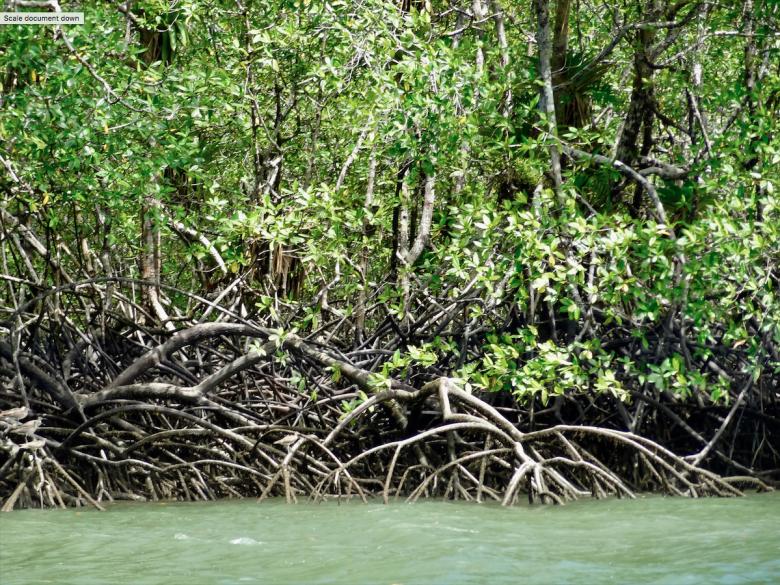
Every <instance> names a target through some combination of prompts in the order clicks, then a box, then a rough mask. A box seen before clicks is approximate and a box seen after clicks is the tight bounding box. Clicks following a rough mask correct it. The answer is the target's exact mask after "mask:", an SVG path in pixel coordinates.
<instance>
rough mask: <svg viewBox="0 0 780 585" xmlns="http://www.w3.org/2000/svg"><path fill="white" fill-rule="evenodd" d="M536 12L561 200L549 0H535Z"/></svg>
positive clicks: (555, 178)
mask: <svg viewBox="0 0 780 585" xmlns="http://www.w3.org/2000/svg"><path fill="white" fill-rule="evenodd" d="M534 10H535V12H536V21H537V29H536V42H537V45H538V47H539V75H540V77H541V78H542V90H541V99H540V102H539V107H540V109H541V111H542V114H543V115H544V116H545V118H546V123H547V132H548V134H549V142H550V147H549V149H550V167H551V171H552V177H553V186H554V189H555V195H556V197H557V198H558V200H559V201H561V198H562V196H561V185H562V184H563V179H562V177H561V155H560V152H559V150H558V144H557V138H558V131H557V122H556V120H555V97H554V93H553V86H552V70H551V66H550V59H551V57H552V42H551V38H550V3H549V0H534Z"/></svg>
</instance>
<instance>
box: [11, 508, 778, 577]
mask: <svg viewBox="0 0 780 585" xmlns="http://www.w3.org/2000/svg"><path fill="white" fill-rule="evenodd" d="M0 583H2V584H3V585H17V584H20V585H21V584H24V585H28V584H33V583H35V584H38V583H58V584H71V583H72V584H78V585H90V584H94V583H101V584H111V585H120V584H125V583H128V584H129V583H132V584H136V585H151V584H171V585H175V584H185V585H199V584H252V583H264V584H273V585H276V584H284V583H318V584H319V583H333V584H340V585H341V584H350V583H361V584H363V583H366V584H373V583H376V584H384V585H390V584H403V585H413V584H417V583H419V584H424V583H435V584H439V583H441V584H452V585H457V584H461V583H475V584H477V583H479V584H495V583H507V584H510V583H511V584H513V585H514V584H526V583H529V584H533V583H555V584H557V583H576V584H578V585H579V584H588V583H670V584H672V583H673V584H677V583H680V584H686V583H690V584H699V583H708V584H711V583H723V584H736V583H780V493H774V494H762V495H752V496H749V497H747V498H737V499H702V500H690V499H682V498H661V497H648V498H642V499H639V500H635V501H630V500H607V501H582V502H577V503H575V504H569V505H567V506H564V507H552V506H536V507H528V506H521V507H517V508H513V509H505V508H501V507H499V506H496V505H477V504H466V503H450V502H434V501H429V502H420V503H417V504H413V505H407V504H400V503H399V504H391V505H389V506H384V505H382V504H378V503H377V504H368V505H363V504H359V503H357V502H352V503H348V504H343V503H342V504H341V505H337V504H336V503H335V502H330V503H326V504H298V505H286V504H284V503H282V502H277V501H266V502H264V503H262V504H257V503H256V502H255V501H254V500H245V501H223V502H214V503H202V504H201V503H188V504H184V503H182V504H176V503H168V504H164V503H154V504H152V503H150V504H115V505H112V506H111V507H109V509H108V511H106V512H104V513H100V512H95V511H91V510H86V509H80V510H78V509H69V510H24V511H15V512H11V513H9V514H2V515H0Z"/></svg>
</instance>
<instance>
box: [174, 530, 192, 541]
mask: <svg viewBox="0 0 780 585" xmlns="http://www.w3.org/2000/svg"><path fill="white" fill-rule="evenodd" d="M173 538H174V540H189V539H190V537H189V536H187V535H186V534H184V533H182V532H177V533H176V534H174V535H173Z"/></svg>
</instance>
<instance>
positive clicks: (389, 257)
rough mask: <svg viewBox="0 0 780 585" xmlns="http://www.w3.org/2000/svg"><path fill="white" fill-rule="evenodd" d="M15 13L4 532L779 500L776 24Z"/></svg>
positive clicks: (686, 7) (642, 5)
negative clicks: (79, 20) (64, 511)
mask: <svg viewBox="0 0 780 585" xmlns="http://www.w3.org/2000/svg"><path fill="white" fill-rule="evenodd" d="M10 5H11V7H14V6H15V7H16V9H19V10H27V9H35V10H47V9H48V10H54V11H57V10H60V9H61V10H64V11H76V10H81V11H83V12H84V13H85V17H86V23H85V24H84V25H83V26H63V27H53V26H52V27H45V26H39V27H33V26H28V27H22V26H4V27H0V83H2V95H1V96H0V163H2V167H3V174H2V175H0V191H1V192H2V201H1V202H0V214H2V215H1V217H0V221H1V224H2V225H1V227H2V231H1V232H0V262H1V263H2V264H1V265H0V273H1V274H0V282H1V284H2V286H0V306H2V307H3V309H2V314H0V319H2V322H0V331H2V341H0V380H2V391H1V392H0V406H2V407H3V408H5V409H6V410H10V409H21V410H17V411H16V412H5V413H4V418H0V441H2V443H1V446H0V448H1V449H2V453H3V455H2V458H3V459H2V460H0V461H2V462H1V463H0V496H2V498H3V500H4V501H5V507H6V508H7V509H10V508H12V507H14V506H15V505H16V506H19V505H57V504H58V503H59V504H62V503H65V502H67V501H68V500H73V501H76V502H80V501H83V500H97V501H99V500H102V499H107V498H108V499H111V498H119V497H132V498H141V497H143V498H164V497H179V498H186V499H193V498H194V499H198V498H214V497H220V496H230V495H250V494H255V495H263V496H265V495H271V494H285V495H286V496H287V497H288V499H294V498H295V495H296V493H297V494H299V495H300V494H305V495H327V494H334V493H342V492H343V493H347V492H352V493H357V492H359V493H366V494H371V493H381V492H384V495H385V497H386V498H387V497H389V496H390V495H392V494H397V495H400V494H405V495H409V494H411V496H412V497H418V496H419V495H423V494H428V495H446V496H447V497H455V498H461V497H465V498H467V499H469V498H476V499H482V498H485V497H493V498H496V499H499V500H502V501H504V502H506V503H511V502H512V501H514V499H515V498H516V497H517V494H518V493H520V492H526V493H527V494H528V496H529V498H531V499H532V500H539V501H558V502H561V501H565V500H567V499H571V498H575V497H578V496H581V495H584V494H588V493H591V494H593V495H596V496H600V495H606V494H610V493H617V494H623V495H626V494H631V493H633V492H634V491H635V490H660V491H665V492H668V493H678V494H683V493H685V494H690V495H697V494H704V493H718V494H727V493H737V489H736V488H735V487H734V486H735V485H738V484H739V482H742V483H748V484H749V483H751V482H752V484H754V485H760V486H763V485H766V484H771V483H774V482H776V481H777V480H778V478H779V476H778V469H779V468H780V452H778V450H779V449H780V444H778V439H777V438H778V436H779V435H778V431H779V430H780V429H778V425H780V412H778V403H779V402H780V388H779V386H778V385H779V384H780V302H778V285H779V284H780V274H779V273H778V266H780V199H779V195H778V193H777V191H776V189H780V164H779V163H780V146H779V145H778V142H777V139H776V137H777V135H778V132H779V131H780V127H779V126H780V5H778V3H777V2H776V1H773V0H744V1H731V2H716V1H709V0H700V1H698V0H678V1H672V0H628V1H626V2H621V3H597V2H590V1H581V2H572V1H571V0H557V2H552V3H550V2H548V0H533V1H529V2H509V1H507V0H468V1H467V0H446V1H445V0H426V1H424V2H423V1H420V0H395V1H392V2H391V1H388V0H333V1H330V2H328V1H324V0H273V1H268V2H251V1H250V0H235V1H229V0H226V1H223V0H177V1H167V0H136V1H133V2H131V1H128V2H125V3H121V2H109V1H103V2H98V1H84V2H70V1H64V0H63V1H62V2H61V3H60V4H58V3H57V2H56V0H47V1H43V2H41V1H37V0H36V1H30V0H18V1H16V2H13V1H12V2H10ZM174 331H178V333H177V334H175V335H172V332H174ZM0 416H3V415H2V414H0ZM24 423H26V426H24ZM407 447H408V448H407ZM724 475H737V476H739V477H738V478H737V479H733V478H732V479H723V478H722V476H724ZM97 501H96V502H95V503H96V504H97Z"/></svg>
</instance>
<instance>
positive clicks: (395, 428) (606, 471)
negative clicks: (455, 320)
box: [0, 319, 770, 511]
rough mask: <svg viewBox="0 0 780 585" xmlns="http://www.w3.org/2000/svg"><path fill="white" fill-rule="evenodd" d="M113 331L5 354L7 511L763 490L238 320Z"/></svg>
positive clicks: (452, 383) (655, 448)
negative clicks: (134, 503) (172, 502)
mask: <svg viewBox="0 0 780 585" xmlns="http://www.w3.org/2000/svg"><path fill="white" fill-rule="evenodd" d="M25 320H26V321H27V322H28V323H29V322H30V321H29V320H27V319H25ZM121 322H122V327H120V326H118V324H117V323H114V324H113V325H112V326H111V327H106V328H98V329H97V330H95V329H93V330H91V331H81V330H80V329H79V328H78V327H76V326H75V325H74V324H72V323H71V322H70V321H69V320H67V319H66V320H65V321H64V322H61V323H59V324H57V328H56V331H55V326H54V324H53V323H52V322H51V321H44V322H43V323H42V324H40V326H39V329H38V330H37V331H36V332H34V333H33V332H31V331H30V329H29V328H28V327H26V326H23V327H22V329H21V330H20V329H19V328H18V327H17V328H16V343H15V344H14V345H13V346H11V344H5V345H4V350H3V353H2V358H3V359H2V363H0V377H2V380H3V391H2V393H0V405H3V406H4V407H7V408H6V410H4V411H3V412H1V413H0V452H1V453H2V454H3V458H4V460H3V461H2V463H0V496H1V497H2V502H3V504H2V509H3V510H4V511H7V510H11V509H13V508H19V507H63V506H66V505H90V506H93V507H95V508H98V509H100V508H102V503H103V502H106V501H112V500H119V499H130V500H165V499H179V500H211V499H215V498H222V497H257V498H258V499H259V500H263V499H265V498H268V497H278V496H282V497H284V498H285V499H286V500H287V501H288V502H295V501H298V500H299V499H300V498H302V497H303V498H312V499H314V500H322V499H327V498H332V497H340V498H341V497H358V498H360V499H362V500H364V501H365V500H367V499H368V498H370V497H381V498H383V500H384V501H385V502H388V501H390V500H391V499H396V498H400V497H403V498H406V499H407V500H408V501H416V500H418V499H419V498H423V497H434V496H435V497H445V498H451V499H464V500H474V501H478V502H479V501H484V500H486V499H490V500H495V501H499V502H501V503H502V504H504V505H512V504H514V503H515V502H517V501H518V500H519V499H521V498H523V499H528V500H529V501H530V502H538V503H554V504H563V503H565V502H568V501H571V500H576V499H578V498H582V497H596V498H603V497H608V496H617V497H628V498H632V497H634V496H635V494H636V493H637V492H640V491H656V492H662V493H666V494H670V495H679V496H690V497H698V496H711V495H715V496H736V495H740V494H741V493H742V492H741V491H740V487H743V486H749V487H751V488H759V489H770V488H769V486H768V485H767V484H766V483H765V482H764V481H762V479H761V478H760V477H758V476H755V475H744V476H738V477H733V478H728V477H726V478H724V477H721V476H720V475H718V474H716V473H714V472H712V471H710V470H708V469H705V468H704V467H702V466H701V462H702V459H703V458H702V457H693V458H690V459H686V458H685V457H681V456H678V455H676V454H675V453H673V452H672V451H671V450H669V449H667V448H665V447H664V446H662V445H660V444H659V443H658V442H656V441H653V440H651V439H649V438H646V437H643V436H640V435H638V434H634V433H631V432H627V431H623V430H619V429H616V428H610V427H607V426H591V425H585V424H577V425H573V424H553V425H548V426H546V427H542V428H540V427H539V425H536V428H535V429H533V430H524V426H523V425H522V424H518V423H516V422H513V421H512V418H513V417H517V416H518V414H519V413H521V411H520V409H519V407H518V408H517V409H516V410H512V409H507V408H500V407H497V406H494V405H491V404H490V402H489V401H488V400H487V399H488V398H490V396H489V395H482V396H479V395H475V394H471V393H469V392H467V391H466V390H464V389H463V388H462V387H461V386H460V384H459V382H458V381H457V380H455V379H452V378H449V377H446V376H438V377H434V378H433V379H432V380H431V381H429V382H427V383H425V384H422V385H421V386H420V387H417V388H415V387H414V386H412V385H410V384H408V383H405V382H402V381H401V380H398V379H387V378H384V379H380V378H379V377H376V376H374V375H373V374H372V372H371V371H369V370H367V369H365V368H363V367H361V366H359V365H356V364H355V362H354V360H353V359H352V358H350V357H349V356H347V355H344V354H342V353H341V352H339V351H338V350H337V349H336V348H335V347H329V346H326V345H323V344H320V343H318V342H314V341H307V340H304V339H302V338H300V337H298V336H297V335H295V334H286V335H285V334H280V332H278V331H274V330H270V329H266V328H263V327H260V326H258V325H256V324H255V323H252V322H250V321H246V320H240V321H238V322H223V321H216V322H210V323H199V324H194V325H192V326H189V327H186V328H184V329H181V330H180V331H178V332H177V333H175V334H173V335H170V334H168V333H166V332H165V331H162V330H160V331H154V332H151V331H146V330H144V329H143V328H142V327H140V326H133V325H131V324H128V322H127V321H126V320H122V321H121ZM44 325H46V326H47V327H49V328H50V330H49V331H48V332H42V331H41V328H42V327H43V326H44ZM22 332H23V333H24V334H25V336H22V335H21V334H20V333H22ZM154 339H156V340H157V342H156V343H154V344H153V345H149V342H150V341H151V340H154ZM42 340H43V341H42ZM63 340H69V341H68V342H67V343H66V347H56V344H57V343H62V342H63Z"/></svg>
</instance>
